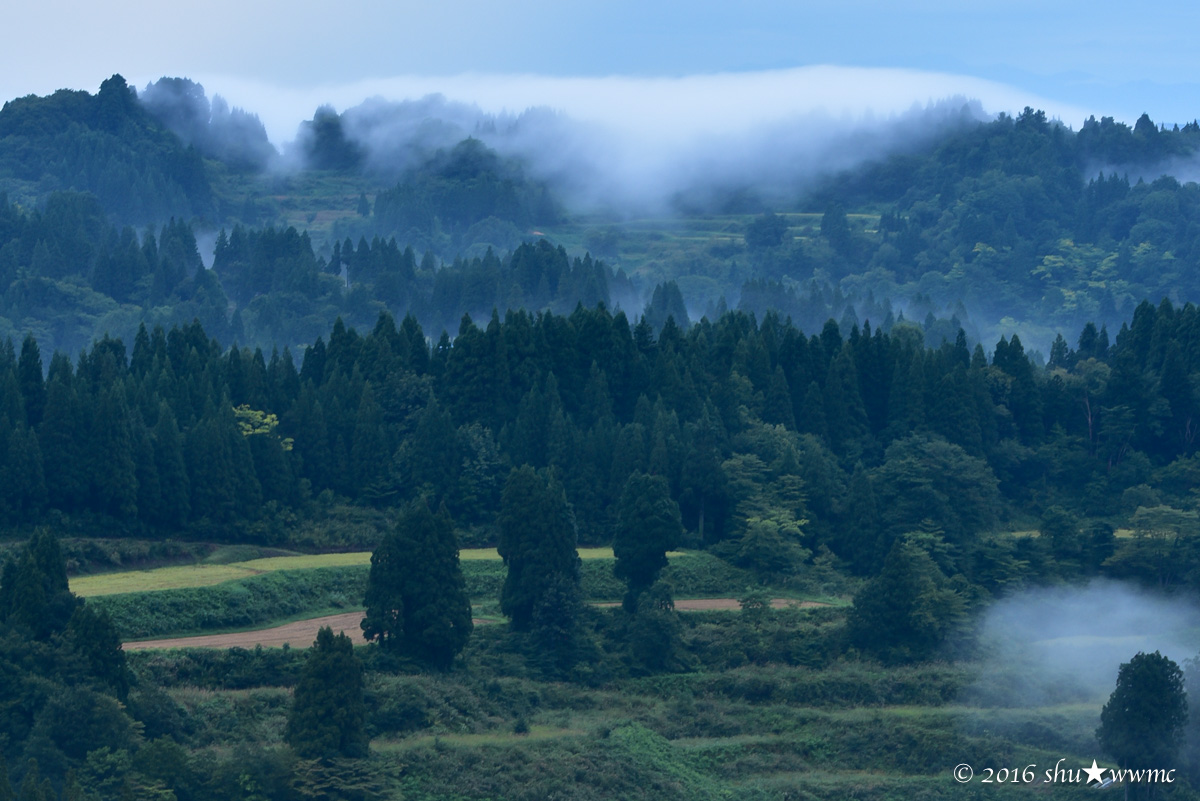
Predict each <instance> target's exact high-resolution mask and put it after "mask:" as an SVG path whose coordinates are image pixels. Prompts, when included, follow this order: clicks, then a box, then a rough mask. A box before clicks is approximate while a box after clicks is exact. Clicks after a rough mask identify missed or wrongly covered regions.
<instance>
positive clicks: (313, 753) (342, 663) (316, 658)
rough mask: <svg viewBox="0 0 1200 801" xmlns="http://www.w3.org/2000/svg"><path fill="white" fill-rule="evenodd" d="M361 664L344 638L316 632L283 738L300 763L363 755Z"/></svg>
mask: <svg viewBox="0 0 1200 801" xmlns="http://www.w3.org/2000/svg"><path fill="white" fill-rule="evenodd" d="M366 723H367V709H366V704H365V702H364V701H363V675H362V664H361V663H360V662H359V661H358V657H357V656H355V655H354V646H353V645H352V644H351V642H350V638H349V637H347V636H346V635H345V634H338V635H337V636H336V637H335V636H334V634H333V630H332V629H331V628H329V627H328V626H326V627H324V628H322V629H321V630H320V631H319V632H317V639H316V641H315V642H314V643H313V646H312V648H311V649H309V652H308V655H307V658H306V660H305V663H304V672H303V673H302V674H301V676H300V680H299V681H298V682H296V689H295V691H294V692H293V694H292V708H291V711H290V712H289V714H288V721H287V730H286V732H285V735H284V737H285V739H286V740H287V742H288V744H289V745H290V746H292V748H293V749H295V751H296V753H297V754H299V755H300V756H302V757H304V758H305V759H330V758H334V757H365V756H367V751H368V743H369V738H368V737H367V730H366Z"/></svg>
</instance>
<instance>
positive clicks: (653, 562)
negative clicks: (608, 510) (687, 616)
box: [613, 473, 683, 612]
mask: <svg viewBox="0 0 1200 801" xmlns="http://www.w3.org/2000/svg"><path fill="white" fill-rule="evenodd" d="M682 534H683V525H682V523H681V522H680V516H679V506H678V505H677V504H676V503H675V501H674V500H673V499H672V498H671V488H670V487H669V486H668V485H667V480H666V479H665V478H663V477H662V476H650V475H646V474H645V473H634V474H633V475H631V476H630V477H629V481H628V482H626V484H625V490H624V491H623V492H622V493H621V499H620V501H619V502H618V504H617V527H616V531H615V532H614V534H613V556H615V557H616V564H614V565H613V573H614V574H615V575H616V577H617V578H619V579H622V580H624V581H625V584H626V586H627V587H628V591H627V592H626V593H625V608H626V609H627V610H629V611H630V612H632V611H634V610H636V609H637V603H638V596H639V595H641V594H642V593H643V592H644V591H645V590H646V589H647V588H648V587H649V586H650V585H651V584H653V583H654V582H655V580H657V578H658V574H659V573H660V572H662V569H663V568H664V567H666V566H667V551H669V550H671V549H672V548H675V547H676V546H678V545H679V538H680V536H681V535H682Z"/></svg>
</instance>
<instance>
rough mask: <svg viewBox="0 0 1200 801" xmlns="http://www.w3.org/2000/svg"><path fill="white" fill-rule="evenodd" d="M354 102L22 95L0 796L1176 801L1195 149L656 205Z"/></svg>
mask: <svg viewBox="0 0 1200 801" xmlns="http://www.w3.org/2000/svg"><path fill="white" fill-rule="evenodd" d="M446 108H447V107H445V106H444V105H438V104H437V103H427V104H425V105H423V106H420V109H424V110H425V111H420V113H425V112H426V111H428V110H429V109H433V110H434V111H437V110H438V109H441V110H442V111H443V112H446ZM368 113H369V114H372V115H375V116H373V117H369V119H370V120H373V122H372V124H373V125H375V126H383V125H384V123H387V124H388V125H391V126H393V128H394V129H395V130H407V129H406V128H405V125H407V124H408V122H409V120H408V118H407V117H405V116H404V115H406V114H408V115H411V114H414V113H417V112H416V111H414V110H413V108H410V107H407V106H404V107H400V108H390V107H383V108H376V107H370V108H368V107H367V106H364V107H362V108H358V109H350V110H347V111H345V112H343V113H342V114H338V113H337V112H335V111H334V110H333V109H331V108H328V107H323V108H321V109H318V110H317V111H316V113H314V116H313V118H312V120H310V121H308V122H306V123H304V125H303V126H302V127H301V130H300V132H299V134H298V138H297V142H296V143H294V144H293V146H292V148H291V149H290V150H288V149H285V150H283V151H280V150H276V148H275V147H274V146H273V145H271V143H270V142H268V141H267V138H266V134H265V129H264V128H263V126H262V124H261V123H260V122H259V121H258V119H257V118H256V117H255V116H254V115H253V114H252V113H250V112H247V111H245V110H242V109H236V108H234V109H231V108H229V106H228V104H227V103H225V101H224V100H222V99H220V98H217V97H214V98H213V99H212V100H211V101H210V100H209V99H208V97H207V96H206V95H205V92H204V90H203V88H202V87H201V86H200V85H199V84H196V83H194V82H192V81H188V80H186V79H168V78H164V79H162V80H160V81H158V82H156V83H154V84H151V85H149V86H147V87H146V88H145V89H144V90H142V91H138V90H135V89H133V88H131V87H130V86H129V85H128V84H127V83H126V82H125V81H124V79H123V78H121V77H120V76H113V78H111V79H109V80H107V81H105V82H104V83H103V84H102V86H101V87H100V90H99V92H98V93H97V94H96V95H91V94H89V93H87V92H77V91H66V90H64V91H60V92H57V93H55V94H53V95H51V96H49V97H45V98H39V97H34V96H30V97H26V98H21V99H17V100H12V101H9V102H8V103H6V104H5V105H4V107H3V109H0V192H2V193H3V194H0V294H2V300H0V526H3V528H2V531H0V568H2V572H0V677H2V679H0V709H3V715H0V801H6V800H7V799H10V798H11V799H14V801H16V799H19V801H60V800H61V801H68V799H70V800H71V801H76V800H77V799H78V800H79V801H109V799H112V800H113V801H118V799H119V801H125V799H128V798H132V799H138V800H139V801H140V799H155V801H169V800H170V799H174V800H175V801H203V800H204V799H209V798H213V799H218V798H219V799H228V798H236V799H246V801H251V800H252V799H253V801H259V799H289V801H290V800H291V799H305V798H323V799H363V800H366V799H385V798H406V799H424V798H429V799H433V798H455V799H485V798H529V799H533V798H547V797H575V798H597V799H599V798H616V797H620V798H634V799H637V798H647V799H649V798H655V799H658V798H667V799H671V798H679V799H695V798H732V797H739V798H741V797H746V798H751V799H759V798H761V799H784V798H808V799H826V798H828V799H838V798H845V797H859V798H868V799H893V798H895V799H899V798H931V799H932V798H952V797H953V798H959V797H980V798H982V797H984V795H986V794H987V793H989V792H993V790H992V789H991V788H989V787H986V786H983V784H981V783H980V781H979V779H980V777H982V776H984V775H991V776H993V777H997V776H999V775H1000V774H999V772H1000V771H1001V770H1003V771H1005V773H1004V775H1005V776H1006V777H1007V776H1009V773H1008V771H1010V770H1012V769H1017V772H1016V773H1014V774H1013V775H1014V776H1023V775H1025V774H1023V773H1021V772H1020V771H1021V770H1022V769H1024V768H1026V766H1029V767H1030V768H1036V771H1034V772H1033V773H1030V774H1029V775H1035V774H1036V776H1037V777H1041V776H1042V775H1043V773H1044V772H1045V769H1046V768H1052V767H1053V766H1054V764H1055V761H1056V760H1061V759H1067V760H1069V761H1070V762H1071V763H1072V764H1071V769H1072V770H1076V771H1077V770H1078V766H1077V765H1075V763H1079V764H1081V765H1086V764H1087V763H1088V762H1090V761H1091V760H1092V759H1093V758H1096V759H1100V760H1101V762H1102V763H1103V764H1105V765H1107V766H1109V767H1113V769H1114V770H1117V769H1136V770H1142V769H1149V770H1159V769H1162V770H1166V769H1168V768H1170V769H1172V770H1173V771H1175V772H1174V773H1172V779H1171V780H1170V782H1167V783H1166V785H1163V783H1162V782H1160V783H1159V784H1153V783H1152V782H1151V781H1149V780H1147V781H1142V780H1141V779H1136V780H1135V779H1129V780H1127V781H1125V782H1123V785H1124V786H1123V787H1120V789H1123V790H1126V791H1128V792H1129V793H1131V794H1132V796H1136V797H1169V798H1180V799H1186V798H1192V797H1194V796H1195V792H1194V791H1193V790H1192V789H1191V787H1192V785H1193V784H1196V783H1197V782H1200V702H1194V703H1193V704H1192V705H1191V706H1190V707H1189V705H1188V699H1187V696H1188V693H1187V690H1188V689H1189V688H1196V687H1200V640H1197V639H1196V637H1195V632H1196V631H1197V630H1200V625H1198V624H1197V621H1196V619H1195V616H1194V611H1193V610H1194V599H1195V597H1196V593H1197V591H1198V590H1200V509H1198V507H1197V503H1198V500H1200V497H1198V496H1197V490H1196V487H1200V456H1198V454H1197V451H1198V445H1200V443H1198V442H1197V421H1198V419H1200V308H1198V307H1197V306H1196V305H1195V303H1196V302H1197V301H1198V300H1200V285H1197V284H1196V276H1197V275H1200V272H1198V270H1197V267H1198V266H1200V265H1198V264H1197V260H1198V259H1200V246H1198V243H1200V240H1198V239H1197V233H1198V232H1200V227H1198V226H1200V222H1198V220H1200V216H1198V214H1197V205H1198V204H1200V194H1198V192H1200V188H1198V187H1197V185H1196V184H1195V183H1190V182H1181V181H1180V180H1178V179H1177V178H1175V177H1171V174H1170V173H1171V165H1173V164H1178V163H1182V162H1183V161H1186V160H1187V159H1189V158H1191V157H1192V156H1193V154H1194V153H1195V150H1196V146H1197V145H1198V144H1200V127H1197V126H1196V124H1195V123H1193V124H1190V125H1187V126H1184V127H1183V128H1176V129H1172V130H1168V129H1166V128H1162V127H1160V126H1157V125H1156V124H1154V123H1153V122H1152V121H1151V120H1150V119H1149V117H1146V116H1143V118H1142V119H1141V120H1139V121H1138V122H1137V123H1136V125H1134V126H1132V127H1130V126H1126V125H1123V124H1121V123H1117V122H1114V121H1113V120H1112V119H1111V118H1103V119H1101V120H1100V121H1099V122H1097V121H1096V120H1095V119H1091V120H1088V122H1087V123H1086V124H1085V125H1084V126H1083V127H1082V128H1081V129H1080V130H1079V131H1078V132H1075V131H1071V130H1070V129H1069V128H1067V127H1066V126H1064V125H1062V124H1061V123H1059V122H1057V121H1053V120H1048V119H1047V118H1046V115H1045V114H1044V113H1042V112H1037V111H1034V110H1032V109H1026V110H1025V111H1024V112H1023V113H1022V114H1020V115H1017V116H1015V117H1012V116H1008V115H1003V114H1002V115H999V116H997V117H995V118H990V119H986V120H979V119H975V118H973V117H971V116H969V115H966V114H965V113H964V115H963V116H962V117H961V118H957V119H956V120H955V122H954V123H953V124H951V125H948V126H944V127H943V128H941V129H939V130H938V133H937V135H936V136H933V135H931V136H929V137H927V138H925V139H922V140H920V141H919V142H917V143H915V144H913V145H912V146H911V147H908V148H907V149H904V148H902V149H899V150H896V151H893V152H890V153H885V154H881V156H880V157H879V158H878V159H875V160H871V161H869V162H866V163H864V164H862V165H860V166H859V167H857V168H855V169H854V170H852V171H850V172H839V173H837V174H830V175H826V176H824V177H823V178H822V179H821V180H819V181H817V182H815V183H808V184H806V185H804V186H796V187H794V193H793V195H792V196H791V199H790V200H781V199H780V198H779V196H778V195H769V194H768V193H765V192H764V193H762V194H756V193H755V192H754V191H753V187H749V188H747V187H737V186H726V187H722V188H721V191H720V192H715V193H712V194H709V195H706V196H705V197H706V199H705V200H704V202H702V203H701V202H699V201H695V199H694V198H692V199H689V198H677V201H678V202H677V205H676V207H675V208H673V209H672V210H671V211H670V213H669V214H668V215H666V216H665V217H663V218H657V217H654V216H652V215H649V214H646V215H644V216H641V215H639V214H635V213H633V212H631V213H630V214H628V215H621V214H618V213H615V212H612V211H611V210H603V211H597V210H595V209H594V208H593V209H588V210H583V209H580V208H576V207H573V205H572V203H573V202H574V201H573V198H574V195H573V194H572V190H571V186H570V185H569V184H567V183H564V182H563V181H562V180H561V176H559V177H556V176H555V175H553V174H548V173H546V172H545V171H543V170H540V168H539V166H538V164H537V163H536V162H535V161H532V160H530V158H528V157H526V156H522V155H521V154H520V153H519V152H516V151H514V150H512V149H511V143H510V144H506V141H507V140H506V139H505V136H506V135H507V134H504V130H503V125H502V124H500V123H502V122H503V121H500V122H499V123H498V122H497V121H495V120H492V121H490V122H489V121H483V122H479V121H478V120H477V121H475V122H474V123H473V125H474V127H473V128H472V129H471V130H468V131H466V135H465V136H463V137H462V138H457V137H458V133H459V131H460V129H461V128H462V127H463V126H462V125H458V126H457V127H455V125H451V124H450V122H447V121H446V120H443V121H442V126H441V127H440V128H438V127H437V126H434V127H433V128H430V127H429V126H426V127H424V128H419V130H418V133H420V135H418V134H412V135H411V136H410V137H409V138H408V139H404V138H403V136H401V135H399V134H397V137H398V138H396V139H394V140H392V141H391V143H390V145H389V146H390V147H391V148H392V150H388V151H386V152H385V151H384V150H380V149H379V148H378V146H377V144H378V137H374V134H372V136H371V137H368V136H367V134H365V133H364V131H369V130H374V129H371V128H370V126H368V125H366V124H365V123H364V119H368V116H367V115H368ZM446 113H447V114H449V112H446ZM539 119H540V118H537V117H536V116H535V117H533V118H532V120H529V119H522V120H521V125H524V126H526V128H524V129H522V130H523V131H524V132H525V133H526V134H527V133H528V128H529V126H536V125H537V124H541V123H539ZM402 123H403V124H402ZM485 123H486V124H485ZM389 130H392V129H389ZM430 130H437V131H441V133H439V134H438V135H437V136H433V134H430V133H429V131H430ZM548 130H550V131H554V130H555V128H554V127H553V126H550V127H549V128H548ZM497 131H499V133H498V132H497ZM421 132H423V133H421ZM422 137H425V138H422ZM430 137H432V138H430ZM397 153H399V154H400V155H397ZM389 154H390V155H389ZM385 156H386V158H385ZM1159 170H1161V171H1159ZM1156 171H1159V172H1158V173H1157V174H1156ZM1143 178H1144V179H1145V180H1143ZM156 582H157V583H156ZM1023 604H1034V605H1035V607H1036V608H1038V609H1041V610H1043V611H1041V612H1037V611H1035V612H1029V611H1028V610H1026V609H1025V607H1024V606H1023ZM1072 604H1074V606H1073V605H1072ZM1079 604H1083V605H1084V606H1083V608H1084V610H1085V611H1084V612H1080V611H1079V609H1080V607H1079ZM1046 609H1055V610H1073V611H1071V612H1069V613H1066V612H1065V613H1064V617H1068V618H1069V617H1072V616H1075V617H1079V618H1086V619H1079V620H1075V621H1074V623H1075V625H1076V626H1077V627H1076V628H1069V627H1068V628H1065V629H1062V631H1059V630H1058V629H1057V628H1055V627H1056V626H1058V625H1059V622H1058V621H1052V620H1049V619H1048V618H1047V617H1046V616H1047V615H1048V614H1049V613H1047V612H1045V611H1044V610H1046ZM1022 610H1025V611H1022ZM1138 610H1150V611H1149V612H1146V614H1147V615H1148V617H1137V616H1136V614H1135V612H1137V611H1138ZM346 615H350V616H351V617H353V618H354V620H353V621H352V625H351V626H350V627H349V628H348V629H347V631H349V632H350V634H351V635H352V636H350V637H347V636H346V635H344V634H340V633H337V631H335V629H333V628H328V627H327V628H322V629H321V630H320V633H319V634H318V635H316V639H315V642H314V641H313V640H312V637H311V636H310V637H309V638H308V641H305V642H303V643H301V642H295V643H292V644H291V645H290V646H284V647H282V648H277V647H269V646H263V645H259V646H257V647H252V648H249V649H248V648H245V647H231V648H203V647H185V646H186V645H187V644H186V643H172V644H170V645H168V646H165V647H158V646H155V645H154V644H153V643H150V642H149V641H151V640H159V639H165V640H167V641H168V642H169V643H170V642H171V641H172V639H173V638H177V637H183V636H190V635H225V634H237V633H246V632H254V631H257V630H260V629H266V628H268V627H271V626H276V625H281V624H287V623H295V622H300V621H310V620H318V619H319V620H321V621H324V620H326V618H332V617H334V616H346ZM1130 616H1132V617H1130ZM360 618H361V625H360V624H359V623H358V620H359V619H360ZM1097 618H1098V619H1100V620H1102V621H1104V622H1105V623H1106V624H1110V626H1111V631H1108V632H1106V636H1100V635H1096V634H1095V633H1094V632H1093V630H1092V629H1088V628H1086V625H1087V624H1088V622H1089V621H1092V620H1094V619H1097ZM1147 621H1152V622H1147ZM1034 622H1036V623H1037V624H1038V625H1039V626H1041V628H1038V629H1036V630H1035V629H1033V628H1029V627H1030V626H1032V625H1033V623H1034ZM1068 622H1070V621H1068ZM1010 624H1011V628H1012V630H1010V631H1008V632H1006V634H1005V637H1000V636H999V635H997V627H1003V626H1005V625H1010ZM1064 625H1065V624H1064ZM1092 625H1095V623H1094V622H1093V623H1092ZM1080 626H1082V627H1083V628H1079V627H1080ZM1030 631H1034V635H1031V638H1032V639H1033V640H1034V642H1031V643H1027V644H1026V645H1028V648H1025V647H1022V648H1015V647H1013V646H1012V640H1011V639H1007V638H1010V637H1015V636H1016V635H1017V634H1019V633H1020V632H1030ZM1056 631H1058V632H1059V633H1058V634H1055V633H1054V632H1056ZM1035 635H1036V636H1035ZM1089 637H1092V638H1093V639H1098V640H1104V641H1105V642H1104V643H1101V645H1105V646H1106V647H1109V648H1112V649H1119V650H1118V651H1117V653H1119V658H1117V659H1115V660H1114V661H1112V664H1111V667H1112V670H1111V675H1109V673H1104V674H1103V675H1102V676H1099V677H1098V678H1095V679H1093V678H1092V677H1090V676H1089V675H1085V674H1086V673H1087V671H1086V670H1083V669H1082V668H1081V669H1079V670H1077V671H1075V672H1074V674H1073V673H1072V671H1071V670H1069V669H1064V668H1063V666H1064V665H1067V664H1072V663H1071V661H1070V660H1071V659H1076V660H1082V661H1081V662H1080V663H1079V664H1084V663H1087V662H1088V661H1091V662H1092V663H1094V664H1103V665H1108V662H1107V661H1105V660H1110V659H1111V654H1110V652H1108V651H1105V652H1104V655H1102V656H1094V657H1089V656H1088V654H1090V653H1091V652H1090V651H1087V650H1086V648H1084V647H1083V646H1082V645H1079V643H1081V642H1082V641H1083V640H1087V639H1088V638H1089ZM1164 638H1165V639H1164ZM1006 643H1008V645H1006ZM1160 643H1165V644H1160ZM1072 644H1074V648H1075V650H1072V647H1073V646H1072ZM310 645H311V647H309V646H310ZM1168 645H1169V646H1170V648H1169V650H1170V655H1164V654H1163V653H1162V652H1160V649H1161V650H1162V651H1165V650H1168ZM1097 647H1099V646H1097ZM1064 648H1065V649H1066V651H1062V650H1055V649H1064ZM1039 649H1040V650H1039ZM1121 649H1123V650H1121ZM1081 654H1082V656H1081ZM1039 660H1042V661H1039ZM1118 665H1120V667H1119V670H1118V668H1117V666H1118ZM1110 693H1111V695H1110ZM956 763H963V764H969V765H973V767H974V772H975V780H974V781H968V782H966V783H959V782H956V778H957V774H955V775H954V776H952V775H950V773H951V770H952V769H953V768H954V765H955V764H956ZM1114 766H1115V767H1114ZM988 771H990V773H987V772H988ZM1000 781H1004V780H1003V779H1001V780H1000ZM1011 781H1012V782H1013V783H1022V782H1018V781H1017V780H1016V779H1015V778H1014V779H1011ZM1025 781H1028V779H1026V780H1025ZM1074 784H1075V786H1057V785H1056V786H1054V787H1052V788H1048V791H1049V793H1050V794H1051V795H1052V796H1053V797H1064V798H1069V797H1075V796H1076V795H1080V794H1086V793H1088V792H1091V787H1090V782H1083V781H1076V782H1074ZM1118 784H1121V783H1118ZM1008 789H1011V790H1012V791H1013V792H1023V790H1022V789H1021V788H1016V787H1013V788H1008ZM1024 790H1025V791H1029V792H1031V793H1037V792H1042V793H1045V792H1047V788H1042V787H1040V786H1039V787H1032V786H1031V787H1026V788H1024Z"/></svg>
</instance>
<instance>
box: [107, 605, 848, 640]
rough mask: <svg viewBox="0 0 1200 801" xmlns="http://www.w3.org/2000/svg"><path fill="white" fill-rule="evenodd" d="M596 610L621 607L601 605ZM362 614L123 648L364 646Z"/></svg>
mask: <svg viewBox="0 0 1200 801" xmlns="http://www.w3.org/2000/svg"><path fill="white" fill-rule="evenodd" d="M596 606H620V604H619V603H601V604H596ZM740 606H741V604H739V603H738V601H737V599H736V598H694V599H690V600H689V599H683V600H679V601H676V602H675V608H676V609H678V610H680V611H683V612H692V611H700V610H708V609H738V608H740ZM771 606H772V607H774V608H775V609H783V608H784V607H789V606H791V607H797V608H799V609H810V608H812V607H815V606H828V604H823V603H820V602H818V601H796V600H793V599H791V598H774V599H772V600H771ZM362 619H363V613H362V612H344V613H342V614H340V615H328V616H326V617H314V618H311V619H309V620H297V621H295V622H294V623H285V624H284V625H282V626H275V627H273V628H269V629H257V630H255V631H238V632H234V633H233V634H202V635H200V636H197V637H174V638H170V639H164V640H141V641H139V642H127V643H124V644H122V646H121V647H122V648H124V649H125V650H126V651H143V650H147V649H150V648H253V647H254V646H256V645H261V646H263V647H264V648H279V647H281V646H283V644H284V643H288V644H290V645H291V647H293V648H307V647H309V646H310V645H312V644H313V641H314V640H315V639H317V632H318V631H319V630H320V629H322V628H323V627H325V626H329V627H330V628H332V629H333V633H334V634H339V633H342V632H344V633H345V634H346V636H348V637H349V638H350V639H351V640H353V641H354V642H355V643H361V642H362V628H361V627H360V626H359V623H361V622H362ZM474 622H475V625H476V626H485V625H488V624H489V623H493V622H494V621H491V620H481V619H479V618H476V619H475V621H474Z"/></svg>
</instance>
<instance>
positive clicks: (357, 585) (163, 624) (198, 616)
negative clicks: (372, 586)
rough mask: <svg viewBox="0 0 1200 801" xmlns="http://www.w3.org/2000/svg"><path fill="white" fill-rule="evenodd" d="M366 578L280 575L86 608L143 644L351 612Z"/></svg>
mask: <svg viewBox="0 0 1200 801" xmlns="http://www.w3.org/2000/svg"><path fill="white" fill-rule="evenodd" d="M366 579H367V570H366V569H365V568H363V567H332V568H317V569H313V570H302V571H287V570H283V571H277V572H272V573H266V574H263V575H261V576H255V577H253V578H248V579H238V580H235V581H230V582H226V583H224V584H218V585H215V586H213V587H198V588H188V589H179V590H162V591H159V592H152V593H130V594H125V595H105V596H101V597H98V598H93V599H92V600H91V601H89V605H92V606H95V607H96V608H97V609H102V610H104V611H106V612H107V613H108V615H109V617H111V618H112V620H114V621H116V622H117V629H118V631H119V633H120V635H121V637H122V638H124V639H145V638H149V637H155V636H163V635H168V634H172V635H173V634H179V633H187V632H197V633H198V632H202V631H211V630H214V629H230V628H246V627H250V626H254V625H257V624H264V623H270V622H274V621H277V620H280V619H282V618H287V617H291V616H294V615H298V614H301V613H312V612H322V611H326V610H333V609H338V608H343V609H344V608H353V607H355V606H357V604H358V602H359V600H360V599H361V598H362V597H363V592H364V590H365V588H366Z"/></svg>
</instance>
